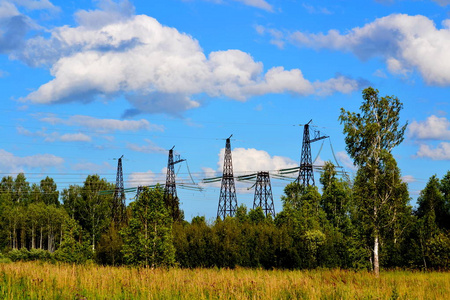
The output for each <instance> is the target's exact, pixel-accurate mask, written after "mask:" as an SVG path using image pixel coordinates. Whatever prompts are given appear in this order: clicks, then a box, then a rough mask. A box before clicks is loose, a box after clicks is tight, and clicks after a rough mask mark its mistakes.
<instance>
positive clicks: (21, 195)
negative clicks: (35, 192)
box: [13, 173, 31, 203]
mask: <svg viewBox="0 0 450 300" xmlns="http://www.w3.org/2000/svg"><path fill="white" fill-rule="evenodd" d="M30 192H31V189H30V183H29V182H28V181H27V178H26V177H25V175H24V174H23V173H19V174H18V175H17V176H16V179H15V180H14V186H13V201H14V202H18V203H28V201H29V200H30V199H29V198H30Z"/></svg>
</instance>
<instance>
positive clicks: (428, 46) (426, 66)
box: [290, 14, 450, 86]
mask: <svg viewBox="0 0 450 300" xmlns="http://www.w3.org/2000/svg"><path fill="white" fill-rule="evenodd" d="M290 40H291V41H292V42H293V43H295V44H297V45H298V46H302V47H312V48H316V49H321V48H326V49H333V50H339V51H345V52H351V53H353V54H355V55H356V56H358V57H359V58H360V59H362V60H367V59H369V58H372V57H381V58H382V59H384V61H385V63H386V65H387V69H388V70H389V71H390V72H391V73H394V74H403V75H404V74H407V73H409V72H411V71H413V70H417V71H418V72H420V74H421V75H422V77H423V79H424V80H425V81H426V82H427V83H428V84H432V85H439V86H447V85H449V84H450V59H449V57H448V53H449V52H450V19H448V20H445V21H443V22H442V28H440V29H439V28H437V27H436V25H435V24H434V22H433V21H432V20H430V19H428V18H427V17H425V16H421V15H417V16H409V15H405V14H393V15H389V16H387V17H383V18H379V19H376V20H375V21H373V22H371V23H368V24H366V25H364V26H363V27H356V28H353V29H352V30H350V31H349V32H347V33H344V34H341V33H340V32H339V31H337V30H330V31H328V32H327V33H326V34H324V33H318V34H309V33H303V32H300V31H298V32H294V33H292V34H291V35H290Z"/></svg>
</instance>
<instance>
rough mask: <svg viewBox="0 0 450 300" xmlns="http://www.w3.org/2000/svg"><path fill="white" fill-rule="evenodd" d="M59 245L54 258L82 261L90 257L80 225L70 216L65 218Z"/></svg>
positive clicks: (63, 260) (90, 253)
mask: <svg viewBox="0 0 450 300" xmlns="http://www.w3.org/2000/svg"><path fill="white" fill-rule="evenodd" d="M62 231H63V235H62V241H61V245H60V246H59V249H58V250H56V252H55V259H56V260H59V261H62V262H67V263H84V262H86V261H87V260H88V259H90V258H91V257H92V250H91V249H90V247H89V242H88V241H87V240H86V239H83V235H82V230H81V226H80V225H78V223H77V222H76V221H75V220H74V219H71V218H66V219H65V222H64V225H63V228H62Z"/></svg>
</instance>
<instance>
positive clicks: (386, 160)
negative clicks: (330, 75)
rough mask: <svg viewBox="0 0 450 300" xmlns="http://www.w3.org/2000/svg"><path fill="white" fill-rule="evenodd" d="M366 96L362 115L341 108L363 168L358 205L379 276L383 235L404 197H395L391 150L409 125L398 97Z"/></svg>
mask: <svg viewBox="0 0 450 300" xmlns="http://www.w3.org/2000/svg"><path fill="white" fill-rule="evenodd" d="M362 94H363V95H362V96H363V103H362V105H361V107H360V110H361V112H360V113H355V112H349V111H346V110H344V109H341V115H340V117H339V120H340V122H341V124H344V134H345V135H346V136H345V143H346V150H347V152H348V154H349V155H350V157H351V158H352V159H353V161H354V164H355V165H356V166H358V168H359V170H358V173H357V178H356V180H355V197H356V199H357V201H356V203H355V204H356V206H357V209H358V211H359V212H360V216H361V217H362V219H363V222H364V224H365V225H366V226H365V227H366V228H367V229H368V230H369V231H370V235H371V237H372V239H373V248H372V249H373V270H374V273H375V274H376V275H378V274H379V271H380V260H379V247H380V233H381V231H382V229H383V228H384V227H388V226H391V225H393V224H394V222H395V221H396V219H397V217H398V216H396V213H395V211H392V210H391V208H394V207H397V206H399V205H400V204H399V203H396V200H398V199H399V198H401V197H397V196H396V195H395V193H396V192H397V190H398V189H399V188H400V185H401V182H400V177H399V173H400V172H399V170H398V168H397V164H396V162H395V159H394V157H393V156H392V154H391V151H392V150H393V149H394V147H396V146H398V145H399V144H400V143H401V142H402V141H403V136H404V133H405V129H406V126H407V124H405V125H403V126H401V125H400V111H401V109H402V108H403V104H402V103H401V102H400V101H399V99H398V98H397V97H395V96H385V97H379V95H378V90H376V89H373V88H371V87H369V88H366V89H364V90H363V92H362ZM358 195H359V197H358ZM388 215H389V217H388Z"/></svg>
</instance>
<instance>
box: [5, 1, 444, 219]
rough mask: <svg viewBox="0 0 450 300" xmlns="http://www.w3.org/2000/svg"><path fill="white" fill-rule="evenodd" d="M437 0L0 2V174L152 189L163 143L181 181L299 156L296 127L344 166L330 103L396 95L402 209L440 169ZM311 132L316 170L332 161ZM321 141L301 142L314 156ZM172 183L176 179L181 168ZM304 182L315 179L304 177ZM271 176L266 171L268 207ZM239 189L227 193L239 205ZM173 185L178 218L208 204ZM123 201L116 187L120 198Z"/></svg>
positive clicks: (353, 105)
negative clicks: (369, 94) (366, 93)
mask: <svg viewBox="0 0 450 300" xmlns="http://www.w3.org/2000/svg"><path fill="white" fill-rule="evenodd" d="M449 11H450V1H448V0H435V1H432V0H423V1H420V0H415V1H413V0H398V1H396V0H392V1H381V0H380V1H296V0H284V1H281V0H164V1H112V0H109V1H106V0H105V1H101V0H100V1H87V0H82V1H49V0H41V1H32V0H0V54H1V55H0V83H1V85H0V86H1V91H2V93H1V101H2V109H1V111H2V120H1V122H0V136H1V137H2V138H1V142H0V155H1V158H2V159H1V161H0V173H1V175H2V176H7V175H12V176H15V175H16V174H17V173H18V172H25V173H26V176H27V178H28V180H29V181H30V182H39V181H40V180H41V179H43V178H44V177H45V176H46V175H49V176H51V177H53V178H54V179H55V181H56V183H57V184H58V187H59V188H60V189H62V188H65V187H67V186H68V185H69V184H80V185H81V184H82V182H83V180H84V179H85V177H86V176H87V175H88V174H93V173H98V174H100V175H101V176H102V177H105V178H107V179H108V180H110V181H111V182H114V181H115V172H116V168H117V165H116V164H117V160H114V158H118V157H120V156H121V155H124V161H123V168H124V178H125V181H126V182H125V185H126V186H127V187H132V186H137V185H139V184H154V183H156V182H160V183H163V182H164V180H165V172H166V169H165V167H166V165H167V150H168V149H170V148H172V147H173V146H174V145H175V151H176V152H177V153H178V154H180V155H181V157H182V158H185V159H186V160H187V163H188V165H189V169H190V171H191V173H192V175H193V177H194V178H195V180H196V181H200V180H201V179H203V178H207V177H213V176H216V175H218V174H220V172H221V169H222V157H223V148H224V146H225V139H226V138H227V137H229V136H230V135H231V134H233V139H232V142H231V145H232V148H233V164H234V170H235V174H236V175H242V174H248V173H252V172H255V171H276V170H279V169H282V168H286V167H292V166H295V165H298V162H299V160H300V150H301V139H302V131H303V127H301V126H299V125H300V124H305V123H307V122H308V121H309V120H310V119H312V120H313V125H314V127H312V128H313V129H314V130H320V131H321V133H323V134H326V135H329V136H330V137H331V139H330V141H331V144H332V145H333V148H334V151H335V153H336V156H337V158H338V160H339V162H340V164H342V165H343V166H345V167H346V169H347V170H348V172H349V173H350V174H354V172H355V169H354V167H353V166H352V165H351V161H350V159H349V158H348V156H347V154H346V152H345V144H344V136H343V134H342V125H341V124H339V121H338V116H339V113H340V109H341V108H344V109H346V110H351V111H357V110H358V109H359V106H360V105H361V100H362V99H361V91H362V89H364V88H365V87H367V86H373V87H374V88H377V89H378V90H379V91H380V95H382V96H384V95H395V96H397V97H398V98H399V99H400V100H401V101H402V102H403V104H404V109H403V111H402V113H401V122H402V123H405V122H408V124H409V126H408V130H407V132H406V134H405V141H404V142H403V144H402V145H400V146H399V147H398V148H396V149H395V150H394V155H395V157H396V159H397V162H398V165H399V167H400V168H401V170H402V175H403V178H404V180H405V181H407V182H408V184H409V188H410V194H411V197H412V199H413V201H412V203H413V204H414V201H415V199H416V198H417V196H418V194H419V192H420V190H421V189H423V187H424V186H425V184H426V182H427V180H428V178H429V177H430V176H432V175H434V174H437V175H438V176H439V177H442V176H443V175H444V174H445V173H446V172H447V171H448V170H449V169H450V168H449V165H450V164H449V161H450V116H449V111H450V105H449V100H448V96H449V91H450V89H449V86H450V15H449ZM330 141H328V140H326V141H325V142H324V144H323V147H322V151H321V152H320V155H319V156H318V158H317V161H316V163H317V164H320V163H322V162H323V161H326V160H333V155H332V152H331V147H330ZM320 148H321V142H317V143H315V144H314V145H313V149H312V150H313V158H315V157H316V156H317V154H318V152H319V149H320ZM176 170H177V172H178V177H177V179H178V180H179V181H180V182H187V181H189V175H188V170H187V165H186V164H185V163H182V164H179V165H177V167H176ZM316 178H317V179H316V182H318V176H317V177H316ZM285 184H286V182H284V181H277V180H272V185H273V190H274V200H275V206H276V210H277V211H280V210H281V202H280V199H279V198H280V196H281V194H282V188H283V186H284V185H285ZM250 186H251V184H248V183H239V184H238V186H237V187H238V202H239V203H244V204H245V205H247V207H251V206H252V199H253V194H252V192H253V191H252V190H249V189H248V188H249V187H250ZM204 188H205V189H204V191H203V192H197V191H188V190H182V189H178V194H179V197H180V200H181V202H182V208H183V209H184V211H185V215H186V219H188V220H190V219H191V218H192V217H193V216H196V215H204V216H206V217H207V218H208V219H211V218H213V217H214V216H215V215H216V212H217V204H218V197H219V190H220V185H217V184H216V185H207V186H204ZM130 197H131V195H130Z"/></svg>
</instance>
